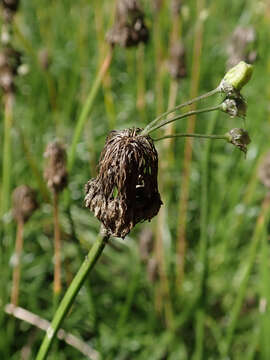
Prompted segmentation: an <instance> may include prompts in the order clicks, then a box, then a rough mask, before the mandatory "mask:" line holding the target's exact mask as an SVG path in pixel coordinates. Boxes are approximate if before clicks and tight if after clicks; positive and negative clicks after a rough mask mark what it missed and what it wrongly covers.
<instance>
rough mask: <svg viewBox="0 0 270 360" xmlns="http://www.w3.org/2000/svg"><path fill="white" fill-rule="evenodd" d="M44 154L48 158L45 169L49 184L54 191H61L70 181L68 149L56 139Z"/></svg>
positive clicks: (45, 176)
mask: <svg viewBox="0 0 270 360" xmlns="http://www.w3.org/2000/svg"><path fill="white" fill-rule="evenodd" d="M44 156H45V158H47V165H46V167H45V170H44V178H45V180H46V181H47V185H48V187H49V188H50V189H51V190H52V191H55V192H60V191H62V190H63V189H64V188H65V187H66V186H67V181H68V173H67V169H66V161H67V156H66V150H65V148H64V146H63V145H62V144H60V143H59V142H58V141H54V142H52V143H50V144H48V146H47V148H46V150H45V152H44Z"/></svg>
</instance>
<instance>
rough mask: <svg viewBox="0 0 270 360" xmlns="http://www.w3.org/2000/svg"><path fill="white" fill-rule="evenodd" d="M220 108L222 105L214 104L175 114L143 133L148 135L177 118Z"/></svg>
mask: <svg viewBox="0 0 270 360" xmlns="http://www.w3.org/2000/svg"><path fill="white" fill-rule="evenodd" d="M219 109H220V105H216V106H212V107H208V108H204V109H200V110H191V111H188V112H186V113H184V114H181V115H178V116H175V117H173V118H171V119H167V120H165V121H163V122H161V123H159V124H157V125H156V126H154V127H152V128H151V129H149V130H148V131H147V132H146V133H145V131H143V132H142V134H143V133H144V135H148V134H150V133H151V132H152V131H154V130H157V129H159V128H161V127H162V126H165V125H167V124H170V123H172V122H174V121H176V120H180V119H183V118H185V117H188V116H192V115H198V114H202V113H206V112H210V111H215V110H219Z"/></svg>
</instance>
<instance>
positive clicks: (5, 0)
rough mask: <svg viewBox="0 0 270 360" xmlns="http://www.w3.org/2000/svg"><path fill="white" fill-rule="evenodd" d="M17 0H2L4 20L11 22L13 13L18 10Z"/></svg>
mask: <svg viewBox="0 0 270 360" xmlns="http://www.w3.org/2000/svg"><path fill="white" fill-rule="evenodd" d="M19 2H20V1H19V0H2V1H1V3H2V6H3V10H4V11H3V16H4V20H5V21H6V22H11V21H12V19H13V15H14V14H15V12H16V11H17V10H18V6H19Z"/></svg>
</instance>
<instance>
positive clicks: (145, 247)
mask: <svg viewBox="0 0 270 360" xmlns="http://www.w3.org/2000/svg"><path fill="white" fill-rule="evenodd" d="M153 249H154V234H153V231H152V230H151V229H150V227H149V226H147V227H145V228H144V229H143V230H142V231H141V232H140V235H139V252H140V257H141V259H142V261H143V262H147V260H148V259H149V257H150V255H151V253H152V251H153Z"/></svg>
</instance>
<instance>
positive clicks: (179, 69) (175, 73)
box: [169, 41, 187, 79]
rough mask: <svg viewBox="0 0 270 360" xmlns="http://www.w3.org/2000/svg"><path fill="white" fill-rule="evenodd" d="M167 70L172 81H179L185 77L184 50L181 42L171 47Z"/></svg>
mask: <svg viewBox="0 0 270 360" xmlns="http://www.w3.org/2000/svg"><path fill="white" fill-rule="evenodd" d="M170 52H171V54H170V55H171V56H170V62H169V70H170V73H171V76H172V77H173V78H174V79H181V78H184V77H186V76H187V68H186V50H185V47H184V45H183V43H182V42H180V41H178V42H175V43H173V44H172V46H171V51H170Z"/></svg>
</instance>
